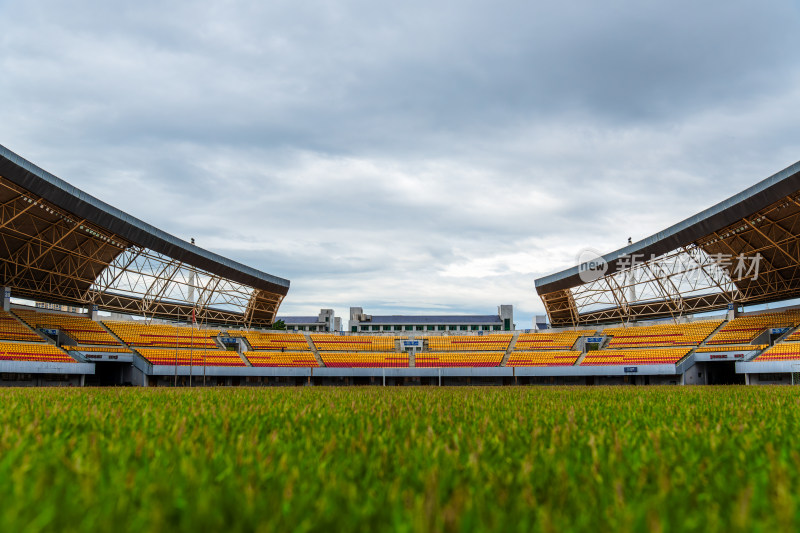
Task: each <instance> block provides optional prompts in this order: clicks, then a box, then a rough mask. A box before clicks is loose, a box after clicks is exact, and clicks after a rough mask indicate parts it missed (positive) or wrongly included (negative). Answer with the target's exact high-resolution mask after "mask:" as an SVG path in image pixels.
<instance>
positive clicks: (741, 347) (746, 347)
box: [695, 344, 769, 353]
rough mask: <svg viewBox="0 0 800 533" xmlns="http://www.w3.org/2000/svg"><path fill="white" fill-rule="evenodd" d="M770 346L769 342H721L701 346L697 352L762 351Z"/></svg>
mask: <svg viewBox="0 0 800 533" xmlns="http://www.w3.org/2000/svg"><path fill="white" fill-rule="evenodd" d="M768 347H769V344H720V345H718V346H700V347H699V348H697V350H695V352H696V353H710V352H753V351H756V352H760V351H761V350H764V349H766V348H768Z"/></svg>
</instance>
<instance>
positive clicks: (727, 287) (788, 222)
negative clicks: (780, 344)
mask: <svg viewBox="0 0 800 533" xmlns="http://www.w3.org/2000/svg"><path fill="white" fill-rule="evenodd" d="M620 264H621V265H623V268H621V269H619V270H618V271H616V272H610V273H608V274H606V275H605V276H603V277H600V278H598V279H596V280H594V281H590V282H588V283H585V284H583V285H579V286H575V287H571V288H568V289H563V290H559V291H555V292H552V293H548V294H542V295H541V298H542V301H543V302H544V304H545V308H546V310H547V314H548V317H549V319H550V322H551V324H553V325H554V326H568V325H581V324H596V323H607V322H619V321H622V322H627V321H631V320H639V319H648V318H663V317H673V318H674V317H678V316H681V315H685V314H693V313H699V312H704V311H714V310H720V309H725V308H726V307H727V306H728V305H729V304H734V305H741V304H754V303H761V302H768V301H773V300H781V299H787V298H792V297H795V296H798V295H800V193H795V194H793V195H791V196H787V197H785V198H783V199H781V200H780V201H778V202H775V203H774V204H772V205H770V206H769V207H767V208H765V209H763V210H761V211H759V212H757V213H754V214H753V215H751V216H748V217H745V218H743V219H741V220H740V221H737V222H736V223H734V224H731V225H729V226H727V227H725V228H722V229H720V230H718V231H715V232H713V233H711V234H709V235H707V236H705V237H703V238H701V239H698V240H697V241H695V242H691V243H687V244H686V245H685V246H683V247H681V248H679V249H677V250H673V251H672V252H669V253H667V254H664V255H661V256H658V257H636V256H635V255H633V256H630V257H626V258H623V260H622V261H620Z"/></svg>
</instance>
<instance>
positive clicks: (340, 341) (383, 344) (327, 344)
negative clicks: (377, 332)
mask: <svg viewBox="0 0 800 533" xmlns="http://www.w3.org/2000/svg"><path fill="white" fill-rule="evenodd" d="M311 341H312V342H313V343H314V346H315V347H316V348H317V350H319V351H320V352H333V351H342V352H394V351H395V342H394V341H395V339H394V337H378V336H373V337H370V336H366V335H364V336H362V335H353V336H346V337H340V336H337V335H311ZM326 365H327V363H326Z"/></svg>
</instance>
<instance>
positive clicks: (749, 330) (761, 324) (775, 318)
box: [706, 309, 800, 344]
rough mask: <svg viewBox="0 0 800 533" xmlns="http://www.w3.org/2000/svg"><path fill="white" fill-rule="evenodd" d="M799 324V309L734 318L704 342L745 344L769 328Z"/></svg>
mask: <svg viewBox="0 0 800 533" xmlns="http://www.w3.org/2000/svg"><path fill="white" fill-rule="evenodd" d="M798 324H800V310H796V309H790V310H787V311H781V312H777V313H762V314H759V315H748V316H740V317H737V318H734V319H733V320H731V321H730V322H728V323H727V324H725V326H724V327H723V328H722V329H720V330H719V331H718V332H717V334H716V335H714V336H713V337H712V338H711V340H709V341H708V342H707V343H706V344H746V343H749V342H752V341H753V339H755V338H756V337H758V336H759V335H761V334H762V333H764V332H765V331H766V330H767V329H770V328H785V327H791V326H797V325H798Z"/></svg>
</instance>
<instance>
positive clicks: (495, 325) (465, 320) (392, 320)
mask: <svg viewBox="0 0 800 533" xmlns="http://www.w3.org/2000/svg"><path fill="white" fill-rule="evenodd" d="M513 330H514V306H512V305H501V306H499V307H498V308H497V314H496V315H419V316H414V315H367V314H364V309H362V308H361V307H351V308H350V322H349V324H348V331H350V332H351V333H360V332H362V331H363V332H381V331H386V332H392V331H426V332H436V331H441V332H446V331H513Z"/></svg>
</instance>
